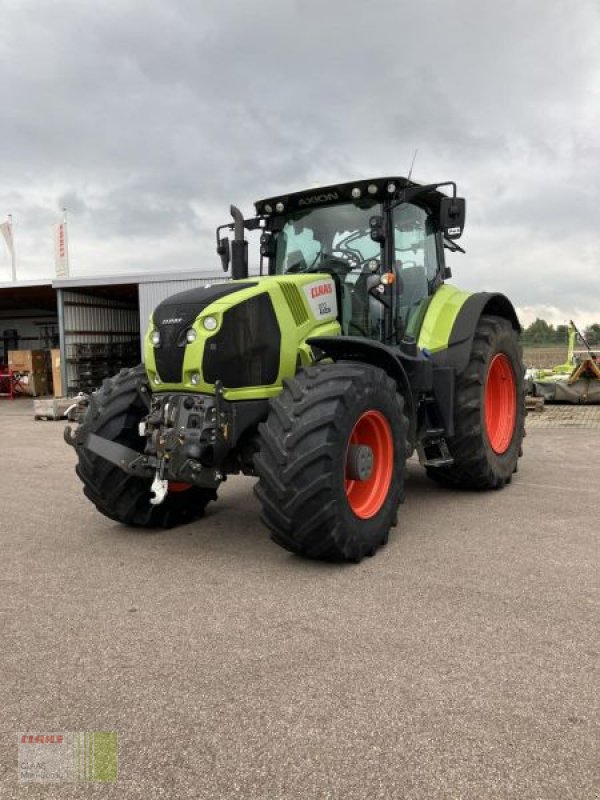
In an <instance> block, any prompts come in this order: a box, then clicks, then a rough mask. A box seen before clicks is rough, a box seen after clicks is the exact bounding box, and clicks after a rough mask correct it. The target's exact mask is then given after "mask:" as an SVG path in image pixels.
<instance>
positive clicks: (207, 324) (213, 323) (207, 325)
mask: <svg viewBox="0 0 600 800" xmlns="http://www.w3.org/2000/svg"><path fill="white" fill-rule="evenodd" d="M202 324H203V325H204V329H205V330H207V331H214V330H216V329H217V326H218V324H219V323H218V322H217V320H216V318H215V317H204V319H203V320H202Z"/></svg>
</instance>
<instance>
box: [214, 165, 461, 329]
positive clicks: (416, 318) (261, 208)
mask: <svg viewBox="0 0 600 800" xmlns="http://www.w3.org/2000/svg"><path fill="white" fill-rule="evenodd" d="M445 185H448V186H451V187H453V189H454V196H453V197H452V198H450V197H447V196H445V195H444V194H442V193H441V192H440V191H439V188H440V187H441V186H445ZM455 189H456V187H455V185H454V184H453V183H450V184H430V185H426V186H422V185H418V184H416V183H413V182H411V181H410V180H408V179H405V178H399V177H393V178H378V179H373V180H365V181H358V182H353V183H344V184H336V185H332V186H327V187H324V188H319V189H309V190H306V191H302V192H295V193H293V194H287V195H280V196H277V197H271V198H268V199H266V200H260V201H258V202H257V203H256V204H255V206H256V212H257V216H256V217H255V218H253V219H250V220H245V221H243V228H246V229H248V230H253V229H257V228H259V229H260V231H261V237H260V240H261V248H260V256H261V257H260V272H261V274H265V273H267V274H268V275H298V274H307V273H317V274H328V275H331V276H332V277H333V278H334V279H335V282H336V288H337V294H338V309H339V321H340V325H341V328H342V333H343V334H345V335H348V336H362V337H366V338H369V339H373V340H376V341H380V342H383V343H387V344H397V343H399V342H400V341H401V340H402V339H403V338H404V337H406V336H409V337H412V338H413V339H415V338H416V337H417V335H418V332H419V328H420V325H421V322H422V320H423V318H424V315H425V311H426V308H427V305H428V301H429V298H430V297H431V296H432V295H433V293H434V292H435V290H436V289H437V288H438V286H440V285H441V284H442V283H443V281H444V279H445V278H447V277H449V274H450V272H449V270H448V269H447V267H446V265H445V260H444V248H445V247H448V248H450V249H452V250H460V248H459V247H458V245H456V244H455V243H454V240H455V239H457V238H458V237H459V236H460V235H461V234H462V230H463V227H464V219H465V203H464V200H462V199H461V198H457V197H456V191H455ZM232 213H233V214H234V218H235V215H236V214H239V212H237V210H236V209H233V208H232ZM240 216H241V215H240ZM238 223H239V218H238ZM227 227H228V228H231V229H235V223H233V224H229V225H225V226H221V227H220V228H219V229H218V230H217V249H218V252H219V253H220V255H221V257H222V260H223V266H224V268H225V269H227V268H228V267H229V253H230V246H229V242H228V240H227V239H222V238H221V236H220V233H221V230H222V229H223V228H227ZM238 228H241V226H239V225H238ZM243 228H241V230H242V238H243ZM236 239H238V234H236ZM233 247H234V248H235V249H236V251H237V253H238V254H241V255H242V256H243V258H244V257H245V256H246V253H247V246H246V243H245V242H243V243H241V242H240V241H239V239H238V241H237V242H234V244H233ZM243 258H242V259H239V258H238V260H237V262H234V264H233V265H232V266H233V268H232V272H233V277H234V278H236V277H239V278H243V277H247V263H246V262H245V261H244V260H243Z"/></svg>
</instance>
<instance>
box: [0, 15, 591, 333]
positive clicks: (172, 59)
mask: <svg viewBox="0 0 600 800" xmlns="http://www.w3.org/2000/svg"><path fill="white" fill-rule="evenodd" d="M0 10H1V12H2V13H1V19H2V24H1V26H0V59H1V70H0V89H1V95H0V96H1V104H2V105H1V108H2V111H1V112H0V113H1V123H2V124H1V126H0V135H1V151H0V152H1V158H0V217H3V216H4V214H8V213H12V214H13V218H14V225H15V228H14V231H15V241H16V246H17V255H18V263H17V267H18V276H19V278H21V279H33V278H36V277H42V276H50V275H52V273H53V270H54V265H53V239H52V225H53V223H54V222H56V221H57V220H58V219H60V209H61V208H62V207H63V206H66V207H67V209H68V212H69V223H70V251H71V271H72V273H73V274H74V275H77V274H91V273H109V272H115V273H122V272H126V271H132V272H139V271H150V270H179V269H185V270H188V269H198V270H202V271H204V272H206V273H214V274H218V271H219V267H218V261H217V258H216V256H215V254H214V227H215V225H216V224H217V223H219V222H223V221H226V220H227V216H228V215H227V209H228V207H229V204H230V203H231V202H234V203H236V205H239V206H240V207H241V208H242V210H244V212H246V213H248V214H249V213H251V211H252V203H253V201H254V200H256V199H259V198H260V197H264V196H268V195H270V194H276V193H278V192H284V191H289V190H294V189H299V188H304V187H306V186H310V185H315V184H321V185H325V184H327V183H329V182H336V181H341V180H352V179H353V178H358V177H369V176H375V175H386V174H400V175H402V174H406V172H407V170H408V166H409V164H410V161H411V159H412V155H413V152H414V150H415V148H418V151H419V152H418V157H417V163H416V166H415V171H414V175H415V177H416V178H417V179H419V180H423V181H428V182H429V181H435V180H447V179H454V180H456V181H457V182H458V185H459V190H460V192H461V193H462V194H464V195H465V196H466V197H467V204H468V213H467V227H466V231H465V235H464V237H463V239H462V240H461V244H462V245H463V246H464V247H465V248H466V249H467V251H468V253H467V255H466V256H461V255H456V256H452V257H451V258H450V259H449V263H450V264H451V266H452V267H453V270H454V276H455V278H454V281H455V283H457V284H458V285H460V286H464V287H465V288H473V289H498V290H501V291H504V292H506V293H507V294H508V295H510V296H511V297H512V298H513V299H514V301H515V303H516V304H517V306H518V307H519V309H520V312H521V314H522V317H523V320H524V321H525V322H528V321H530V320H531V319H533V318H534V317H535V316H536V315H541V316H544V317H545V318H546V319H549V320H551V321H554V322H561V321H563V320H564V319H566V318H568V317H570V316H574V317H575V318H576V319H577V320H579V321H580V322H581V323H582V324H586V323H587V322H589V321H592V320H594V319H595V320H597V319H598V318H600V224H599V222H598V217H599V216H600V213H599V212H600V198H599V197H598V192H597V191H596V187H597V185H598V179H599V177H600V5H599V3H598V0H560V1H559V2H557V0H527V1H526V2H525V1H524V0H521V1H518V0H504V2H502V3H498V2H491V0H419V2H418V3H416V2H413V3H408V2H405V0H371V2H364V0H363V1H362V2H359V0H277V2H274V1H273V0H261V2H258V3H250V2H247V0H169V2H165V1H164V0H162V1H161V2H156V0H103V2H102V3H94V2H91V0H77V2H72V0H0ZM9 278H10V263H9V259H8V255H7V253H6V252H5V248H4V247H3V242H2V241H0V281H2V280H9Z"/></svg>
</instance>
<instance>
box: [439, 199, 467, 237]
mask: <svg viewBox="0 0 600 800" xmlns="http://www.w3.org/2000/svg"><path fill="white" fill-rule="evenodd" d="M466 213H467V204H466V201H465V198H464V197H442V199H441V201H440V228H441V229H442V232H443V234H444V236H446V238H448V239H458V238H460V237H461V236H462V232H463V228H464V227H465V216H466Z"/></svg>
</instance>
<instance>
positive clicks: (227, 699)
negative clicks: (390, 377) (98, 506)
mask: <svg viewBox="0 0 600 800" xmlns="http://www.w3.org/2000/svg"><path fill="white" fill-rule="evenodd" d="M22 403H23V404H20V403H19V402H15V403H14V404H12V405H11V406H10V407H9V405H10V404H8V403H5V404H1V405H0V436H1V439H0V441H1V442H2V474H1V478H0V490H1V507H0V510H1V516H0V552H1V554H2V557H1V559H0V631H1V639H0V641H1V642H2V647H1V648H0V675H1V676H2V679H1V681H0V714H1V725H0V729H1V731H2V732H1V734H0V797H1V798H2V800H5V799H6V800H8V799H9V798H57V800H58V799H59V798H60V800H63V799H68V798H81V797H102V798H158V797H166V798H211V799H213V800H214V799H216V800H220V799H221V798H223V799H224V800H225V799H227V798H245V799H248V800H250V799H251V798H256V799H257V800H258V799H259V798H260V800H267V799H268V800H275V799H276V798H277V799H278V800H279V799H281V800H287V799H288V798H290V799H291V798H294V800H295V799H296V798H298V800H300V798H301V799H302V800H307V799H308V798H339V800H353V799H354V798H357V800H358V798H360V800H364V799H365V798H386V799H387V798H399V799H400V798H402V800H417V798H419V799H420V798H423V800H447V799H450V798H452V799H457V798H461V800H467V799H468V800H471V798H472V800H487V799H488V798H489V799H490V800H491V799H492V798H493V800H511V799H512V798H515V800H517V799H518V800H528V799H529V798H531V800H534V799H535V800H553V799H554V798H556V800H568V799H569V798H576V799H577V800H588V798H590V799H591V798H597V797H598V796H599V795H600V776H599V772H598V743H599V738H600V737H599V734H600V726H599V717H598V693H597V689H598V655H599V652H600V642H599V633H598V632H599V624H598V623H599V606H600V597H599V592H598V587H599V581H598V556H599V547H598V535H599V531H598V528H599V526H598V524H597V519H598V517H597V492H598V488H597V478H598V469H599V467H600V463H599V460H600V459H599V455H598V454H599V452H600V435H599V434H598V433H597V431H595V430H593V429H577V428H567V427H552V426H548V427H543V426H540V425H539V424H536V423H535V422H534V423H533V424H531V422H532V419H531V417H530V419H529V420H528V427H529V435H528V437H527V439H526V449H525V456H524V458H523V459H522V462H521V467H520V471H519V473H518V475H516V476H515V480H514V481H513V483H512V485H511V486H510V487H507V488H506V489H504V490H503V491H500V492H489V493H479V494H473V493H458V492H450V491H447V490H444V489H441V488H438V487H436V486H434V485H433V484H430V483H429V482H428V481H427V479H426V478H425V477H424V475H423V473H422V472H421V470H420V469H419V468H418V466H417V465H415V464H411V470H410V472H411V474H410V480H409V484H408V486H407V500H406V504H405V505H404V507H403V508H402V514H401V519H400V524H399V527H398V528H397V529H396V530H395V533H394V535H393V536H392V537H391V539H390V543H389V545H388V546H387V547H386V548H384V549H383V550H381V551H380V552H379V553H378V555H377V556H376V557H375V558H373V559H368V560H366V561H364V562H363V563H362V564H360V565H358V566H331V565H324V564H319V563H311V562H307V561H302V560H300V559H298V558H296V557H293V556H291V555H289V554H287V553H285V552H284V551H283V550H281V549H279V548H278V547H276V546H275V545H273V544H272V543H271V542H270V541H269V538H268V536H267V534H266V533H265V531H264V530H263V528H262V526H261V524H260V522H259V520H258V507H257V503H256V501H255V499H254V497H253V494H252V481H250V480H248V479H242V478H239V479H233V480H230V481H228V483H227V484H226V485H225V486H224V487H223V490H222V492H221V498H220V500H219V502H218V503H217V504H214V505H213V506H211V507H210V510H209V513H208V515H207V517H206V518H205V519H204V520H202V521H200V522H198V523H195V524H193V525H190V526H187V527H183V528H180V529H177V530H175V531H171V532H163V531H160V532H150V533H148V532H139V531H132V530H127V529H124V528H122V527H120V526H118V525H116V524H114V523H113V522H111V521H110V520H107V519H105V518H103V517H102V516H100V515H99V514H98V513H97V512H96V511H95V510H94V508H93V507H92V506H91V505H90V504H89V503H88V502H87V501H86V500H85V498H84V497H83V495H82V492H81V487H80V485H79V483H78V481H77V479H76V477H75V475H74V473H73V464H74V453H73V451H72V450H71V449H70V448H67V447H66V446H65V445H64V444H63V443H62V428H63V425H62V424H61V423H51V422H33V421H32V420H31V418H30V416H29V410H28V406H27V405H26V404H25V401H22ZM546 413H547V412H546V411H545V412H542V414H540V415H539V416H540V417H542V416H543V415H545V414H546ZM544 418H545V419H547V417H544ZM18 731H33V732H47V731H117V732H118V734H119V759H120V760H119V777H118V780H117V782H116V783H114V784H106V785H100V784H95V785H92V784H90V785H74V786H72V785H66V784H62V785H51V784H45V785H42V784H20V783H18V781H17V732H18Z"/></svg>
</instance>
